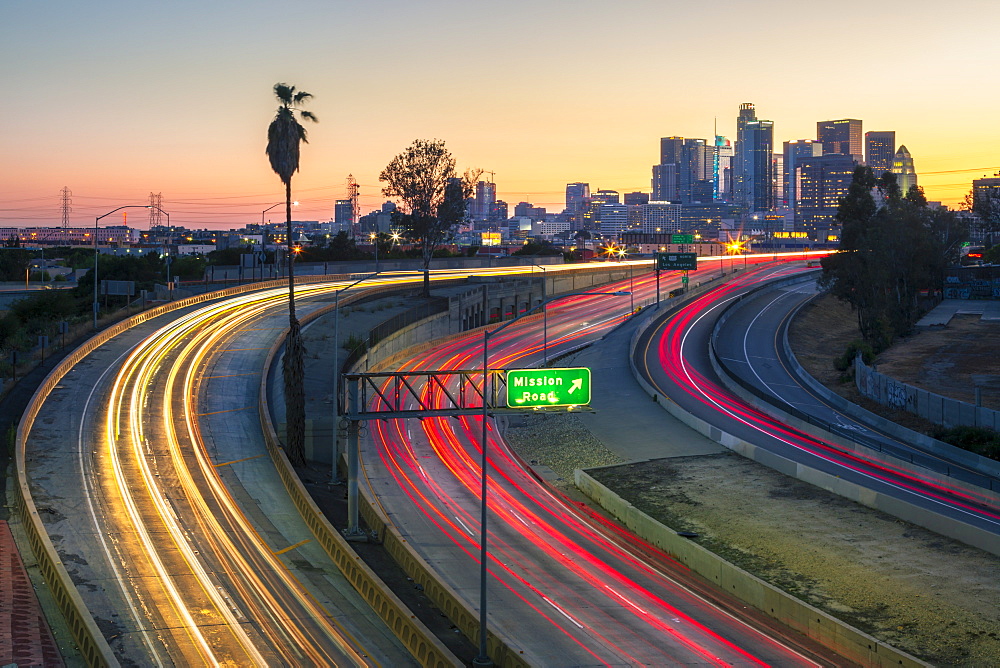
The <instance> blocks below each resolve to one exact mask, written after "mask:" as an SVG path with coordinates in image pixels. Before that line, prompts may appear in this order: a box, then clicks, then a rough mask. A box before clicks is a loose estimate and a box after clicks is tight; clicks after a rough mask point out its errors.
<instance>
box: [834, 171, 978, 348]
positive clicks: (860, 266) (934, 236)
mask: <svg viewBox="0 0 1000 668" xmlns="http://www.w3.org/2000/svg"><path fill="white" fill-rule="evenodd" d="M837 220H838V221H840V223H841V224H842V225H843V229H842V231H841V241H840V249H839V250H840V252H838V253H835V254H833V255H830V256H828V257H826V258H824V259H823V263H822V264H823V277H822V279H821V284H822V285H824V286H825V287H827V288H829V290H830V292H831V293H832V294H833V295H834V296H836V297H837V298H839V299H841V300H844V301H846V302H848V303H849V304H850V305H851V308H852V309H853V310H854V311H855V313H856V314H857V317H858V328H859V329H860V331H861V335H862V337H863V338H864V340H865V341H866V342H867V343H868V344H869V345H871V346H872V347H873V348H874V349H875V350H876V351H880V350H884V349H885V348H886V347H887V346H888V345H889V344H891V343H892V341H893V339H894V338H895V337H896V336H899V335H902V334H905V333H907V332H908V331H909V330H910V329H911V328H912V326H913V324H914V323H915V322H916V320H917V318H918V317H919V312H918V308H919V307H918V301H917V297H918V295H919V293H920V292H921V291H922V290H936V289H940V288H941V287H942V284H943V276H944V269H945V267H946V266H947V264H948V263H949V262H953V261H954V260H955V259H956V258H957V253H958V251H959V248H960V246H961V243H962V241H964V239H965V238H966V236H967V230H966V229H965V228H964V226H963V225H962V223H961V221H959V220H958V219H957V217H956V216H955V215H954V214H953V213H952V212H950V211H945V210H939V209H930V208H928V206H927V200H926V198H925V197H924V195H923V191H922V190H920V189H919V188H915V187H914V188H911V189H910V191H909V192H907V193H906V194H905V195H903V194H902V193H900V191H899V187H898V186H897V185H896V180H895V178H893V177H892V175H891V174H887V175H883V176H882V177H881V178H879V179H877V180H876V179H875V178H874V175H873V174H872V172H871V169H870V168H868V167H858V168H857V169H856V170H855V172H854V178H853V180H852V183H851V186H850V187H849V189H848V192H847V195H846V196H845V197H843V198H842V199H841V202H840V207H839V209H838V212H837Z"/></svg>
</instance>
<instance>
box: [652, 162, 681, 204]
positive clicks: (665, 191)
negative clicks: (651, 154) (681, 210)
mask: <svg viewBox="0 0 1000 668" xmlns="http://www.w3.org/2000/svg"><path fill="white" fill-rule="evenodd" d="M652 186H653V195H652V198H653V199H654V200H656V201H657V202H670V201H674V202H676V201H677V200H679V199H680V193H679V189H678V179H677V165H663V164H660V165H653V181H652Z"/></svg>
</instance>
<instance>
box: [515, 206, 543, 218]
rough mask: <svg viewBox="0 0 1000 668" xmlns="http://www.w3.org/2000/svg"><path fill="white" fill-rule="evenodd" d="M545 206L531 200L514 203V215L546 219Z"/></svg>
mask: <svg viewBox="0 0 1000 668" xmlns="http://www.w3.org/2000/svg"><path fill="white" fill-rule="evenodd" d="M545 214H546V211H545V208H544V207H541V206H535V205H534V204H532V203H531V202H518V203H517V204H515V205H514V217H516V218H530V219H532V220H544V219H545Z"/></svg>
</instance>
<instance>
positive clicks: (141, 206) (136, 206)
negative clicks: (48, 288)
mask: <svg viewBox="0 0 1000 668" xmlns="http://www.w3.org/2000/svg"><path fill="white" fill-rule="evenodd" d="M150 208H153V207H152V206H150V205H149V204H126V205H125V206H120V207H118V208H117V209H112V210H111V211H108V212H107V213H106V214H104V215H102V216H97V218H95V219H94V329H97V313H98V304H97V257H98V250H97V234H98V228H97V224H98V223H99V222H100V221H101V218H105V217H107V216H110V215H111V214H113V213H115V212H117V211H121V210H122V209H150Z"/></svg>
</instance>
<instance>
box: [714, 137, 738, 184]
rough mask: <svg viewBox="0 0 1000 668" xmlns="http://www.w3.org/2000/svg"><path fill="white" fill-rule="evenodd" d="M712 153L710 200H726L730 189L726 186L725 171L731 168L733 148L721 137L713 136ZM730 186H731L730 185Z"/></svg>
mask: <svg viewBox="0 0 1000 668" xmlns="http://www.w3.org/2000/svg"><path fill="white" fill-rule="evenodd" d="M714 149H715V150H714V151H713V152H712V198H713V199H717V200H720V199H728V197H727V195H729V191H730V189H729V188H727V186H726V176H725V175H726V170H728V169H730V168H731V167H732V161H733V147H732V145H731V144H730V143H729V140H728V139H726V138H725V137H723V136H722V135H715V147H714ZM730 186H731V184H730Z"/></svg>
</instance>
